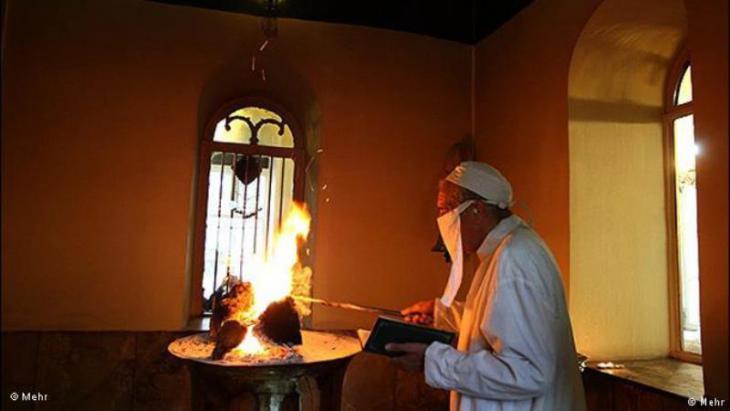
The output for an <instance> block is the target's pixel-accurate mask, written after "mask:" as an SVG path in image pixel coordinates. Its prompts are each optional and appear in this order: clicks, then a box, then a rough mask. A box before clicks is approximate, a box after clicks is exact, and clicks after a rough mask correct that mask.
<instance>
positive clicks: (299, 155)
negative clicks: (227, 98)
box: [196, 104, 304, 312]
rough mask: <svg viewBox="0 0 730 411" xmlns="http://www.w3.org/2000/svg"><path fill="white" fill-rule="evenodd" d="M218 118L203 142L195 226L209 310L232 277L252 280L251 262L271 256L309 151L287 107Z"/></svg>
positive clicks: (298, 192)
mask: <svg viewBox="0 0 730 411" xmlns="http://www.w3.org/2000/svg"><path fill="white" fill-rule="evenodd" d="M229 107H230V106H229ZM214 119H215V122H214V123H211V125H210V126H209V128H208V131H207V133H206V137H207V138H205V139H204V140H203V141H202V144H201V167H200V172H201V176H200V180H199V183H200V188H199V190H200V191H199V197H198V201H199V204H198V221H197V224H198V227H197V233H196V237H197V238H196V240H197V241H196V243H197V244H196V253H197V256H198V263H197V265H196V270H198V271H199V277H200V283H201V285H202V287H201V289H202V292H201V294H202V295H201V296H200V303H201V304H200V305H199V306H198V307H201V306H202V310H203V311H204V312H208V311H210V309H211V307H212V301H213V296H214V293H215V292H216V290H218V291H219V292H220V291H221V290H222V286H223V284H224V282H225V279H226V277H227V276H229V275H230V276H233V277H238V278H241V279H245V278H247V277H248V276H249V274H250V272H249V271H248V270H249V269H250V264H248V265H247V262H250V261H252V259H253V258H254V256H258V257H264V258H265V257H266V255H267V253H268V252H269V248H270V247H271V245H272V241H273V237H274V232H275V231H276V230H277V228H278V227H279V225H280V224H281V221H282V218H283V217H284V216H285V215H286V213H287V211H288V210H289V207H291V205H292V202H293V201H295V200H301V198H302V194H303V177H302V174H303V170H302V168H303V167H302V162H303V160H304V151H303V149H302V144H298V143H299V141H298V139H297V137H298V136H296V135H295V133H297V128H296V127H295V126H294V124H293V123H291V120H290V119H289V118H288V117H286V116H285V115H284V114H283V112H281V111H280V110H276V109H272V108H269V107H262V106H260V105H240V104H238V105H235V106H233V107H232V109H229V110H223V113H222V115H218V116H216V117H214ZM201 237H202V238H201ZM198 309H199V308H198Z"/></svg>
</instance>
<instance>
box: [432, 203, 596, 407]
mask: <svg viewBox="0 0 730 411" xmlns="http://www.w3.org/2000/svg"><path fill="white" fill-rule="evenodd" d="M477 254H478V256H479V258H480V265H479V267H478V268H477V271H476V273H475V275H474V279H473V280H472V285H471V288H470V290H469V294H468V296H467V299H466V302H465V303H459V302H455V303H454V304H452V306H451V307H445V306H444V305H443V304H441V302H440V301H439V299H436V308H435V312H434V317H435V325H436V327H440V328H450V329H453V330H455V331H458V332H459V341H458V350H457V349H454V348H453V347H451V346H449V345H445V344H441V343H433V344H431V345H430V346H429V347H428V349H427V350H426V357H425V375H426V382H427V383H428V384H429V385H430V386H432V387H436V388H441V389H446V390H451V410H452V411H477V410H479V411H488V410H502V411H506V410H510V411H518V410H519V411H522V410H545V411H552V410H555V411H569V410H580V411H582V410H585V408H586V405H585V398H584V392H583V383H582V380H581V376H580V372H579V370H578V361H577V356H576V352H575V345H574V342H573V332H572V330H571V326H570V318H569V316H568V310H567V308H566V303H565V297H564V292H563V285H562V282H561V280H560V273H559V270H558V267H557V264H556V263H555V260H554V259H553V257H552V254H551V253H550V251H549V250H548V248H547V246H546V245H545V244H544V243H543V241H542V240H541V239H540V237H539V236H538V235H537V234H536V233H535V232H534V231H533V230H532V229H530V228H529V227H528V226H527V225H526V224H525V223H524V222H523V221H522V220H521V219H520V218H519V217H517V216H511V217H509V218H506V219H503V220H502V221H500V222H499V224H497V226H496V227H495V228H494V229H492V231H490V233H489V234H488V235H487V238H486V239H485V240H484V243H483V244H482V245H481V246H480V247H479V250H478V251H477Z"/></svg>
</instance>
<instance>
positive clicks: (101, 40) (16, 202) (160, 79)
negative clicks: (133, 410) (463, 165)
mask: <svg viewBox="0 0 730 411" xmlns="http://www.w3.org/2000/svg"><path fill="white" fill-rule="evenodd" d="M7 13H8V16H7V17H8V27H7V38H4V41H5V43H4V59H3V74H4V78H3V80H4V82H3V85H4V87H3V95H2V99H3V101H2V103H3V104H2V110H3V112H2V115H3V123H2V183H3V190H2V202H3V209H2V219H3V229H2V240H3V241H2V247H3V248H2V251H3V260H2V270H3V277H2V283H3V284H2V285H3V291H2V293H3V294H2V297H3V303H2V304H3V317H2V326H3V329H4V330H7V329H134V330H147V329H177V328H179V327H181V326H182V325H183V324H184V322H185V320H186V315H187V296H188V294H187V293H188V291H187V287H188V284H186V281H187V275H189V273H188V272H187V270H188V266H187V264H188V263H187V255H188V250H189V236H188V232H189V227H190V225H191V219H190V218H191V217H190V215H191V208H192V200H191V199H192V193H193V181H194V178H193V174H194V168H195V163H196V152H197V141H198V139H199V137H200V135H199V129H200V125H201V123H202V122H203V121H204V120H205V118H204V117H205V116H206V113H207V112H209V111H210V110H211V109H212V107H215V106H216V105H217V104H220V103H222V102H223V100H225V99H227V98H230V97H234V96H235V95H236V94H240V93H241V92H243V91H244V90H247V89H259V90H264V91H265V92H266V91H269V92H271V94H274V95H277V96H278V97H279V99H280V100H282V101H284V102H289V101H293V102H294V103H293V104H295V105H296V104H298V103H297V102H302V101H304V102H305V103H302V104H303V106H302V107H294V108H293V109H295V111H296V112H298V113H299V114H300V115H301V116H303V117H305V118H303V119H302V121H303V122H304V123H305V127H306V129H307V130H308V133H309V134H311V135H310V137H317V139H318V140H319V142H320V145H321V147H322V148H324V150H325V152H324V153H323V155H322V157H321V159H320V160H319V164H318V166H319V182H320V183H321V184H325V183H326V184H327V185H328V189H327V192H326V196H325V195H324V194H322V193H320V195H319V196H318V200H319V204H318V212H317V216H316V218H317V225H316V232H315V236H316V254H315V261H314V294H315V296H318V297H323V298H337V299H343V300H350V301H354V302H359V303H363V304H373V305H383V306H390V307H400V306H402V305H404V304H406V303H408V302H410V301H412V300H415V299H419V298H427V297H431V296H434V295H436V294H437V293H438V292H439V291H440V289H441V287H442V286H443V283H444V280H445V274H446V272H447V270H448V267H447V266H445V265H444V264H443V262H442V260H441V258H440V257H439V256H438V255H435V254H432V253H429V252H428V250H429V249H430V246H431V245H432V242H433V239H434V235H435V233H436V228H435V224H434V223H433V219H434V218H435V210H434V206H433V202H434V197H435V182H436V181H435V180H436V177H437V174H438V170H439V169H440V166H441V159H442V155H443V153H444V152H445V151H446V149H447V148H448V147H449V145H450V144H451V143H452V142H453V141H455V140H456V139H458V138H460V137H462V136H463V135H464V134H465V133H466V132H468V131H469V130H468V129H469V126H468V113H469V89H470V83H469V75H468V73H469V64H470V63H469V61H470V49H469V47H468V46H464V45H461V44H457V43H452V42H447V41H439V40H435V39H432V38H427V37H422V36H417V35H411V34H405V33H398V32H392V31H387V30H375V29H367V28H359V27H352V26H343V25H334V24H323V23H309V22H301V21H294V20H283V21H281V22H280V27H279V30H280V37H279V38H278V39H277V40H276V41H275V42H274V43H273V44H272V46H270V47H269V48H268V49H267V50H268V52H269V53H268V54H267V57H266V60H265V62H264V64H266V65H267V66H268V67H269V70H270V71H269V75H268V76H267V78H268V80H267V83H266V84H262V83H261V82H260V81H258V80H256V78H255V77H253V76H251V75H250V73H249V72H248V71H247V66H248V63H249V58H250V52H251V50H253V49H254V48H255V47H257V46H258V45H259V44H260V42H261V35H260V33H259V31H258V24H259V21H258V19H256V18H253V17H249V16H242V15H234V14H228V13H222V12H213V11H204V10H199V9H194V8H184V7H173V6H167V5H162V4H157V3H152V2H147V1H142V0H113V1H105V2H84V1H80V0H75V1H66V2H56V1H50V0H48V1H40V0H23V1H10V2H9V4H8V10H7ZM300 94H302V95H301V96H300ZM304 94H307V95H306V96H305V95H304ZM308 99H313V100H314V102H315V103H316V105H310V106H307V105H306V104H311V103H312V101H310V100H308ZM315 134H316V136H315ZM326 197H329V198H330V201H329V202H327V203H325V202H324V201H325V198H326ZM370 320H371V318H370V317H354V316H351V315H350V314H349V313H343V312H335V311H324V310H318V311H315V314H314V324H315V325H320V326H328V327H329V326H332V327H351V326H355V325H360V326H367V325H369V322H370Z"/></svg>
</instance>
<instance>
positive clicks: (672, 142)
mask: <svg viewBox="0 0 730 411" xmlns="http://www.w3.org/2000/svg"><path fill="white" fill-rule="evenodd" d="M664 130H665V133H664V134H665V137H666V139H665V141H666V143H665V147H666V156H665V157H666V160H667V161H666V164H667V167H666V170H667V173H666V174H667V178H666V180H667V211H668V212H667V217H668V224H667V225H668V231H669V235H668V239H669V267H670V270H669V273H670V278H669V291H670V300H669V301H670V330H671V341H670V349H671V354H672V356H674V357H677V358H679V359H682V360H686V361H692V362H698V363H699V362H701V360H702V357H701V355H702V344H701V338H700V335H701V333H700V295H699V244H698V236H697V185H696V169H695V157H696V156H697V155H699V154H700V149H699V147H698V146H697V144H696V143H695V136H694V111H693V96H692V65H691V61H690V56H689V53H688V52H687V50H686V49H684V50H683V51H681V52H680V53H679V54H678V55H677V57H676V59H675V62H674V64H673V66H672V67H671V69H670V71H669V75H668V77H667V85H666V89H665V98H664Z"/></svg>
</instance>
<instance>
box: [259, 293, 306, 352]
mask: <svg viewBox="0 0 730 411" xmlns="http://www.w3.org/2000/svg"><path fill="white" fill-rule="evenodd" d="M257 330H258V331H260V332H261V333H262V334H263V335H265V336H266V337H267V338H268V339H270V340H271V341H273V342H275V343H277V344H287V345H298V344H301V343H302V333H301V330H300V327H299V314H298V313H297V310H296V308H295V306H294V300H293V299H292V298H291V297H287V298H286V299H284V300H282V301H279V302H275V303H271V304H270V305H269V307H268V308H267V309H266V311H264V313H263V314H261V317H259V325H258V326H257Z"/></svg>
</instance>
